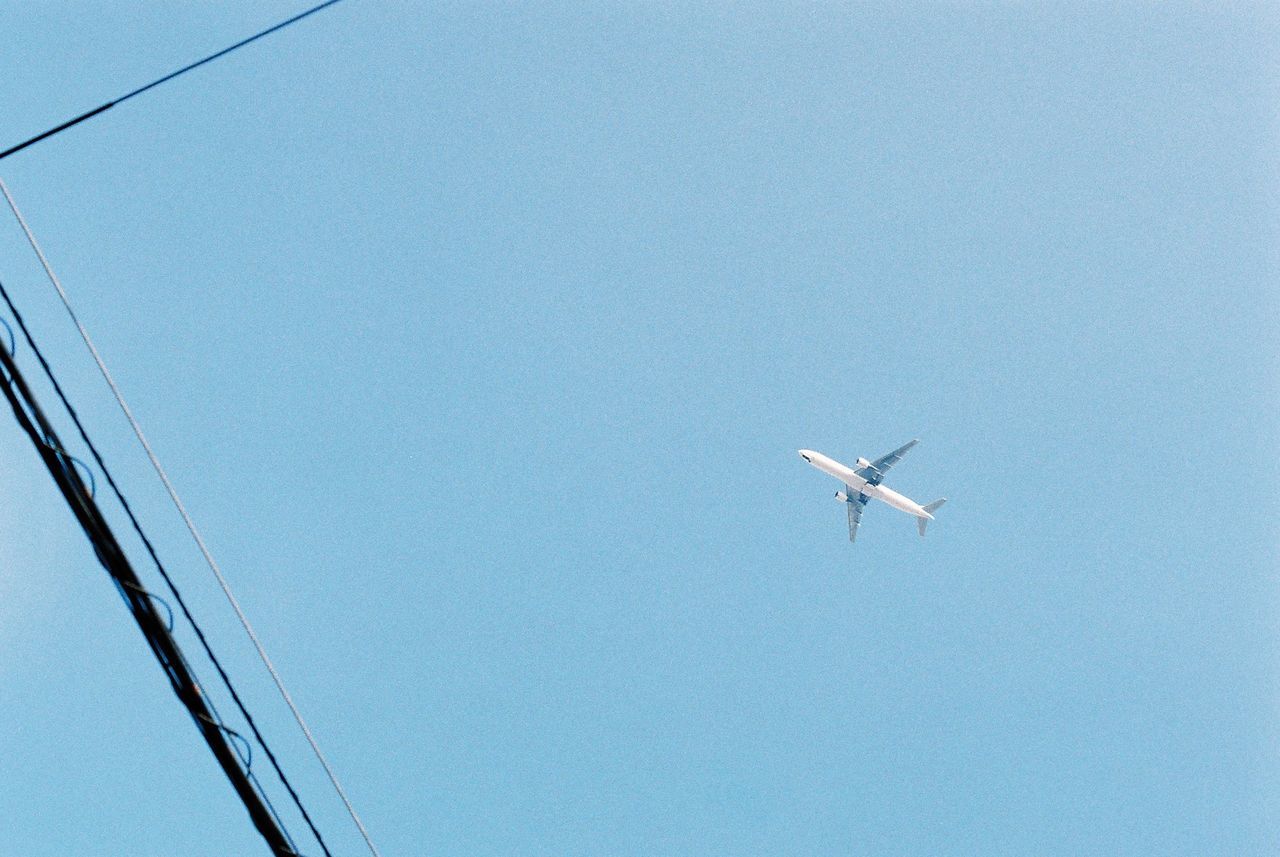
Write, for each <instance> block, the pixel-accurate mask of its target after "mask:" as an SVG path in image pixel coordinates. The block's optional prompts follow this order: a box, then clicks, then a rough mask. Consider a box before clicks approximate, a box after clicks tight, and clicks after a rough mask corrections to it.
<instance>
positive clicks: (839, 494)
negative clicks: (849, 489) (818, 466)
mask: <svg viewBox="0 0 1280 857" xmlns="http://www.w3.org/2000/svg"><path fill="white" fill-rule="evenodd" d="M836 499H837V500H839V501H840V502H841V503H848V502H849V495H848V494H846V493H844V492H843V491H837V492H836Z"/></svg>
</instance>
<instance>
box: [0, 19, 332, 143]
mask: <svg viewBox="0 0 1280 857" xmlns="http://www.w3.org/2000/svg"><path fill="white" fill-rule="evenodd" d="M338 2H341V0H328V2H325V3H320V4H319V5H316V6H312V7H311V8H310V9H308V10H307V11H305V12H302V13H301V14H298V15H294V16H293V17H292V18H290V19H288V20H287V21H281V22H280V23H279V24H276V25H275V26H274V27H268V28H267V29H265V30H263V31H262V32H260V33H256V34H254V35H252V36H250V37H249V38H247V39H242V40H240V41H238V42H236V43H235V44H234V45H231V46H230V47H226V48H223V49H222V50H220V51H218V52H217V53H214V54H209V56H207V57H205V58H204V59H201V60H196V61H195V62H193V63H191V64H190V65H185V66H183V67H182V68H180V69H178V70H177V71H174V72H170V73H169V74H166V75H165V76H164V77H160V78H156V79H155V80H153V81H151V82H150V83H148V84H147V85H146V86H139V87H138V88H137V89H135V90H133V91H132V92H130V93H127V94H125V95H122V96H120V97H119V98H117V99H116V100H114V101H108V102H107V103H106V104H102V105H99V106H97V107H95V108H93V109H92V110H90V111H89V112H88V113H82V114H80V115H79V116H77V117H75V118H74V119H68V120H67V121H66V122H63V123H62V124H61V125H58V126H55V127H53V128H50V129H49V130H48V131H45V132H43V133H41V134H37V135H35V136H34V137H32V138H31V139H30V140H26V141H24V142H22V143H19V144H18V145H16V146H10V147H9V148H7V149H5V150H4V151H3V152H0V160H4V159H5V158H7V157H9V156H10V155H12V154H14V153H15V152H21V151H22V150H23V149H25V148H27V147H28V146H31V145H34V144H36V143H39V142H40V141H41V140H43V139H45V138H47V137H52V136H53V135H54V134H57V133H60V132H62V131H65V130H67V129H68V128H70V127H71V126H73V125H79V124H80V123H81V122H83V121H85V120H86V119H92V118H93V117H94V116H97V115H98V114H99V113H104V112H106V111H107V110H110V109H111V108H112V107H115V106H116V105H117V104H123V103H124V102H126V101H128V100H129V99H130V98H133V97H134V96H135V95H141V94H142V93H144V92H146V91H147V90H148V89H154V88H155V87H157V86H159V85H160V84H162V83H167V82H168V81H170V80H173V79H174V78H175V77H179V76H180V75H184V74H186V73H187V72H189V71H191V70H192V69H196V68H199V67H200V66H202V65H204V64H205V63H208V62H213V61H214V60H216V59H217V58H218V57H222V56H226V55H227V54H229V53H231V52H232V51H235V50H239V49H240V48H243V47H244V46H245V45H247V44H249V43H250V42H256V41H257V40H258V39H260V38H262V37H263V36H268V35H270V34H271V33H274V32H275V31H276V30H283V29H284V28H285V27H287V26H289V25H290V24H294V23H297V22H298V21H301V20H302V19H303V18H305V17H307V16H308V15H314V14H315V13H316V12H319V11H320V10H321V9H324V8H325V7H326V6H332V5H333V4H335V3H338Z"/></svg>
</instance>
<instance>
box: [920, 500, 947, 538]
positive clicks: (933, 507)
mask: <svg viewBox="0 0 1280 857" xmlns="http://www.w3.org/2000/svg"><path fill="white" fill-rule="evenodd" d="M945 502H947V498H946V497H943V498H942V499H941V500H934V501H933V502H932V503H930V504H929V505H927V506H925V507H924V510H925V511H926V512H928V513H929V514H930V515H932V514H933V513H934V511H936V510H937V508H938V507H939V506H941V505H942V504H943V503H945ZM928 525H929V519H928V518H916V526H918V527H919V528H920V537H921V538H923V537H924V528H925V527H927V526H928Z"/></svg>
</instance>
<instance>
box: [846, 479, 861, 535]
mask: <svg viewBox="0 0 1280 857" xmlns="http://www.w3.org/2000/svg"><path fill="white" fill-rule="evenodd" d="M844 490H845V491H846V492H848V493H847V496H848V497H849V499H848V500H846V501H845V506H847V507H848V508H849V541H853V540H854V539H855V538H857V536H858V524H859V523H861V522H862V510H863V509H865V508H866V507H867V495H866V494H859V493H858V491H857V489H855V488H850V487H849V486H848V485H846V486H844Z"/></svg>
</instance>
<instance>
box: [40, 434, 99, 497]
mask: <svg viewBox="0 0 1280 857" xmlns="http://www.w3.org/2000/svg"><path fill="white" fill-rule="evenodd" d="M41 443H43V444H44V446H45V448H46V449H48V450H49V451H51V452H52V453H53V454H54V455H56V456H58V457H59V458H61V459H62V460H63V461H69V462H71V463H72V464H78V465H80V469H81V470H82V471H83V472H84V475H85V476H88V477H89V496H90V497H95V496H96V495H97V493H98V480H97V479H95V478H94V477H93V471H92V470H91V469H90V468H89V465H87V464H85V463H84V462H83V461H81V460H80V459H78V458H76V457H75V456H74V455H72V454H71V453H69V452H67V451H66V450H65V449H63V448H62V447H60V446H58V445H57V444H56V443H50V442H49V439H48V438H45V439H43V440H42V441H41Z"/></svg>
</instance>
